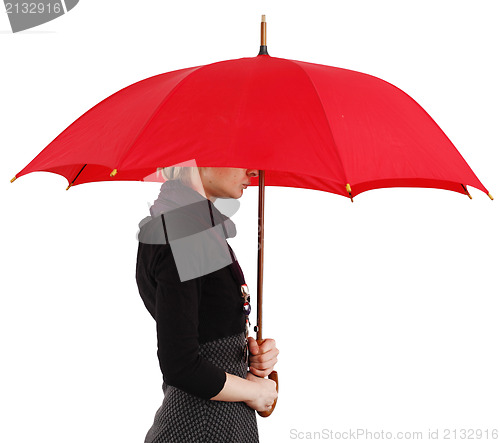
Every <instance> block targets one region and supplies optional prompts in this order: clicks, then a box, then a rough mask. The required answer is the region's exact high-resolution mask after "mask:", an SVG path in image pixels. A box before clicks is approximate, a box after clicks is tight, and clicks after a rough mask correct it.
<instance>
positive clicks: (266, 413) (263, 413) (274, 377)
mask: <svg viewBox="0 0 500 443" xmlns="http://www.w3.org/2000/svg"><path fill="white" fill-rule="evenodd" d="M263 341H264V340H262V339H258V340H257V344H258V345H259V346H260V345H261V344H262V342H263ZM267 378H269V380H272V381H274V382H275V383H276V392H279V385H278V373H277V372H276V371H273V372H271V373H270V374H269V376H268V377H267ZM277 402H278V397H276V400H274V403H273V405H272V407H271V409H269V410H267V411H257V413H258V414H259V415H260V416H261V417H269V416H270V415H271V414H272V413H273V411H274V408H275V407H276V403H277Z"/></svg>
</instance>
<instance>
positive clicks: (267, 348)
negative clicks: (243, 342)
mask: <svg viewBox="0 0 500 443" xmlns="http://www.w3.org/2000/svg"><path fill="white" fill-rule="evenodd" d="M248 350H249V351H250V372H251V373H252V374H254V375H256V376H258V377H267V376H268V375H269V374H270V373H271V372H272V371H273V369H274V365H275V364H276V363H277V362H278V354H279V352H280V351H279V350H278V349H277V348H276V342H275V341H274V340H273V339H272V338H266V339H265V340H264V341H262V343H261V344H260V346H259V344H258V343H257V340H255V338H253V337H248Z"/></svg>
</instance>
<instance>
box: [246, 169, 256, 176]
mask: <svg viewBox="0 0 500 443" xmlns="http://www.w3.org/2000/svg"><path fill="white" fill-rule="evenodd" d="M247 175H248V176H249V177H258V176H259V170H258V169H247Z"/></svg>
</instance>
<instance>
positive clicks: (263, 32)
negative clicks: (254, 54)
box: [258, 14, 269, 55]
mask: <svg viewBox="0 0 500 443" xmlns="http://www.w3.org/2000/svg"><path fill="white" fill-rule="evenodd" d="M258 55H269V54H268V53H267V23H266V16H265V15H264V14H263V15H262V19H261V22H260V50H259V54H258Z"/></svg>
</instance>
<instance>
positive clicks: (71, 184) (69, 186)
mask: <svg viewBox="0 0 500 443" xmlns="http://www.w3.org/2000/svg"><path fill="white" fill-rule="evenodd" d="M71 186H73V183H70V184H69V185H68V187H67V188H66V191H67V190H68V189H69V188H71Z"/></svg>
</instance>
